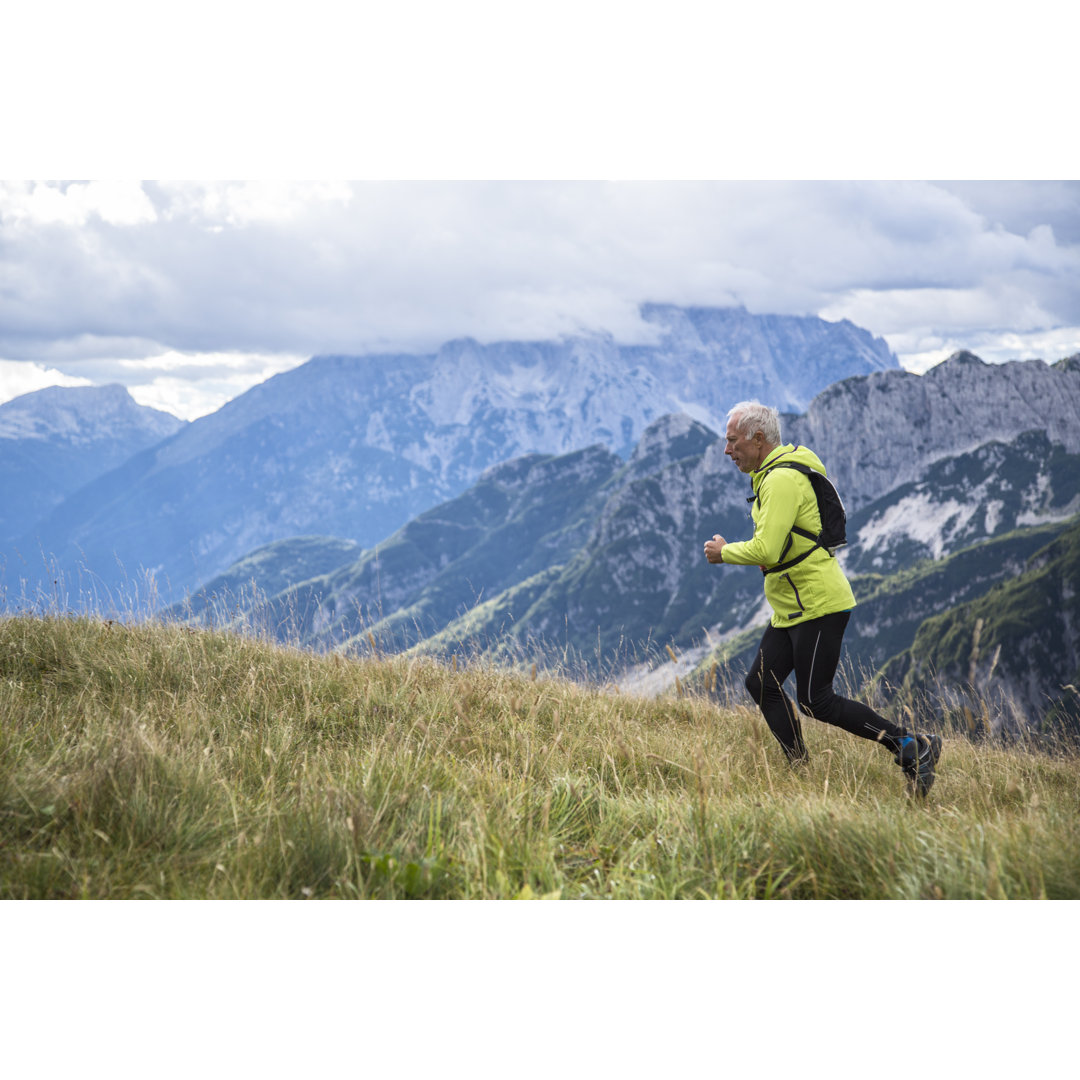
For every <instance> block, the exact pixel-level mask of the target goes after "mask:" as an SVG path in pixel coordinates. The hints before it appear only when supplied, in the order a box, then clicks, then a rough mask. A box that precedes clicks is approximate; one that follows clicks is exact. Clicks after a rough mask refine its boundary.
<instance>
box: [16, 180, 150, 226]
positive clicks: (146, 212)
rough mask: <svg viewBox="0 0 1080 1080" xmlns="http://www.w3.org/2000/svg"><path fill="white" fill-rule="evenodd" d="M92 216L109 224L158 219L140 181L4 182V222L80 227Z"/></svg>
mask: <svg viewBox="0 0 1080 1080" xmlns="http://www.w3.org/2000/svg"><path fill="white" fill-rule="evenodd" d="M92 216H96V217H98V218H100V219H101V221H103V222H105V223H106V224H108V225H143V224H146V223H148V222H152V221H155V220H156V219H157V213H156V212H155V210H154V206H153V204H152V203H151V202H150V199H149V198H148V197H147V195H146V193H145V191H143V187H142V184H141V183H140V182H139V181H137V180H91V181H89V182H86V183H68V184H63V183H51V182H40V181H30V182H23V183H19V182H12V181H3V182H0V223H4V224H7V223H9V222H11V223H14V224H25V225H31V226H32V225H69V226H74V227H79V226H83V225H86V224H87V222H88V221H89V220H90V219H91V217H92Z"/></svg>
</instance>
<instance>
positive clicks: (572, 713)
mask: <svg viewBox="0 0 1080 1080" xmlns="http://www.w3.org/2000/svg"><path fill="white" fill-rule="evenodd" d="M807 742H808V745H809V749H810V752H811V761H810V762H809V764H808V766H807V767H806V768H804V769H801V770H799V771H796V772H793V771H791V770H789V769H787V768H786V767H785V766H784V764H783V759H782V756H781V754H780V753H779V751H778V750H777V748H776V747H775V745H774V744H773V742H772V738H771V736H770V735H769V734H768V733H767V732H766V731H765V730H764V728H763V725H762V724H761V722H760V720H759V719H758V717H757V715H756V713H755V712H754V711H753V710H752V709H750V708H747V707H741V706H739V707H732V708H723V709H721V708H717V707H716V706H715V705H714V704H713V703H711V702H710V701H709V700H707V699H705V698H697V697H682V698H678V697H672V698H665V699H662V700H646V699H641V698H634V697H629V696H625V695H620V694H617V693H613V692H612V691H611V690H610V688H609V689H606V690H605V689H601V688H598V689H591V690H590V689H586V688H584V687H582V686H580V685H577V684H574V683H572V682H569V681H565V680H562V679H559V678H537V679H535V680H533V679H530V678H529V676H528V675H527V674H526V675H515V674H513V673H511V672H509V671H508V670H505V669H500V668H496V667H490V666H465V665H462V666H458V667H457V668H455V667H454V666H453V665H439V664H437V663H434V662H432V661H431V660H422V659H418V658H411V659H410V658H405V657H401V656H398V657H392V658H388V659H382V660H378V659H369V660H364V661H356V660H353V661H349V660H345V659H343V658H342V657H341V656H338V655H329V656H328V655H323V656H316V655H314V654H312V653H304V652H298V651H291V650H286V649H283V648H280V647H277V646H271V645H268V644H264V643H258V642H255V641H252V640H250V639H247V638H243V637H240V636H238V635H234V634H230V633H225V632H220V631H219V632H210V631H195V630H191V629H186V628H183V627H180V626H176V625H164V626H163V625H155V624H149V623H147V624H139V625H129V626H122V625H119V624H110V623H107V622H101V621H100V620H91V619H60V618H50V619H33V618H29V617H17V618H7V619H4V620H2V621H0V898H3V899H62V898H64V899H76V898H82V899H137V898H172V899H256V898H268V899H269V898H281V899H286V898H287V899H305V898H311V899H323V898H340V899H346V898H388V899H389V898H428V899H453V898H473V899H479V898H519V899H526V898H541V897H542V898H553V899H554V898H561V899H574V898H624V899H638V898H640V899H667V898H777V899H781V898H792V899H796V898H798V899H905V898H912V899H916V898H949V899H980V898H1023V899H1034V898H1051V899H1057V898H1060V899H1078V898H1080V760H1078V759H1077V757H1076V756H1075V755H1069V754H1058V755H1056V756H1048V755H1043V754H1039V753H1035V752H1028V751H1023V750H1020V749H1017V748H1011V749H1010V748H1003V747H997V746H976V745H974V744H971V743H970V742H968V740H966V739H963V738H958V737H955V736H953V735H951V734H947V737H946V740H945V752H944V754H943V757H942V760H941V763H940V766H939V778H938V782H937V784H936V785H935V787H934V789H933V791H932V792H931V795H930V798H929V799H928V800H927V801H926V802H925V803H922V802H915V801H913V800H912V799H911V798H910V797H909V796H908V795H907V794H906V792H905V790H904V787H903V785H902V783H901V777H900V774H899V771H898V770H897V768H896V766H895V765H894V764H893V762H892V759H891V757H890V755H889V754H888V753H886V752H884V751H882V750H881V749H880V748H878V747H876V746H874V745H872V744H870V743H867V742H864V741H861V740H856V739H852V738H851V737H850V736H847V735H845V734H844V733H842V732H835V731H833V730H830V729H827V728H826V727H825V726H824V725H814V726H813V727H811V728H810V729H808V731H807Z"/></svg>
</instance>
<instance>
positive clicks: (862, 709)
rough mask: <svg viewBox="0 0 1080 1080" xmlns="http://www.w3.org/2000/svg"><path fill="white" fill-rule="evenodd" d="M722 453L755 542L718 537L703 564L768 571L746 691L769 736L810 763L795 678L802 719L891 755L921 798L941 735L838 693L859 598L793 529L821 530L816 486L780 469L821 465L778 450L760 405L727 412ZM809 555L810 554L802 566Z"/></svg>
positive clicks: (770, 414) (772, 425)
mask: <svg viewBox="0 0 1080 1080" xmlns="http://www.w3.org/2000/svg"><path fill="white" fill-rule="evenodd" d="M724 452H725V453H726V454H727V456H728V457H729V458H731V460H732V461H733V462H735V464H736V465H737V466H738V468H739V469H740V470H741V471H742V472H744V473H748V474H749V475H750V479H751V483H752V485H753V490H754V496H755V498H754V502H753V506H752V507H751V516H752V517H753V519H754V535H753V537H751V539H749V540H745V541H742V542H739V543H728V541H727V540H725V539H724V537H722V536H719V535H717V536H714V537H713V538H712V539H711V540H707V541H706V542H705V558H706V559H708V560H709V562H710V563H734V564H737V565H745V566H760V567H761V569H762V571H763V572H764V573H765V599H766V600H768V602H769V606H770V607H771V608H772V610H773V615H772V620H771V622H770V625H769V626H768V627H767V629H766V630H765V633H764V635H763V637H762V639H761V644H760V645H759V646H758V651H757V656H756V658H755V660H754V664H753V666H752V668H751V670H750V672H749V674H748V675H747V676H746V688H747V690H749V691H750V694H751V696H752V697H753V698H754V700H755V701H756V702H757V704H758V707H759V708H760V709H761V712H762V714H763V715H764V717H765V722H766V723H767V724H768V725H769V730H770V731H772V733H773V735H775V736H776V739H777V741H778V742H779V743H780V745H781V746H782V747H783V750H784V753H785V754H786V755H787V759H788V761H789V762H790V763H791V764H792V765H800V764H802V763H803V762H805V761H806V760H807V751H806V745H805V743H804V742H803V735H802V724H801V722H800V719H799V713H798V711H797V710H796V709H795V707H794V706H793V705H792V703H791V700H790V699H789V698H788V696H787V695H786V694H785V693H784V689H783V687H784V680H785V679H786V678H787V677H788V675H790V674H791V672H792V671H794V672H795V689H796V697H797V699H798V703H799V709H800V710H802V712H804V713H805V714H806V715H807V716H811V717H813V718H814V719H816V720H822V721H824V722H825V723H826V724H833V725H835V726H836V727H840V728H843V729H844V730H845V731H849V732H851V734H852V735H858V736H860V737H861V738H864V739H872V740H874V741H875V742H879V743H881V744H882V746H885V747H887V748H888V749H889V750H890V751H891V752H892V754H893V755H894V757H895V760H896V763H897V764H898V765H899V766H900V768H901V769H902V770H903V772H904V775H905V777H906V778H907V780H908V783H909V785H910V787H911V789H912V791H914V792H915V793H916V794H917V795H919V796H923V797H925V795H926V794H927V792H928V791H929V790H930V788H931V786H932V785H933V783H934V766H935V765H936V764H937V761H938V758H939V757H940V756H941V736H940V735H924V734H916V733H914V732H910V731H907V730H906V729H904V728H902V727H897V726H896V725H895V724H893V723H891V722H890V721H888V720H886V719H885V718H884V717H883V716H879V715H878V714H877V713H876V712H874V710H873V709H871V708H870V707H869V706H867V705H864V704H862V702H859V701H853V700H851V699H849V698H844V697H840V696H839V695H838V694H836V693H835V692H834V691H833V677H834V675H835V674H836V667H837V664H838V663H839V661H840V648H841V645H842V643H843V639H844V630H845V628H846V627H847V624H848V619H849V618H851V611H852V608H854V607H855V596H854V594H853V593H852V591H851V586H850V585H849V584H848V580H847V578H846V577H845V576H844V571H843V570H842V569H841V567H840V563H839V562H838V561H837V560H836V559H835V558H834V557H833V556H832V555H831V554H830V553H829V552H828V551H826V550H825V549H824V548H822V547H818V546H817V545H816V544H815V542H814V540H812V539H808V538H807V537H805V536H803V535H801V533H800V532H794V531H792V530H793V527H797V528H798V529H800V530H802V532H806V533H809V534H810V536H811V537H816V536H818V535H819V533H820V532H821V515H820V513H819V511H818V503H817V497H816V496H815V494H814V490H813V487H812V486H811V483H810V480H809V479H808V478H807V477H806V476H805V475H803V474H802V473H800V472H798V471H796V470H795V469H790V468H777V467H776V466H777V465H779V464H780V463H781V462H793V463H798V464H801V465H807V466H809V467H810V468H812V469H815V470H816V471H818V472H820V473H824V472H825V466H824V465H822V463H821V460H820V458H818V456H817V455H816V454H815V453H814V452H813V451H812V450H808V449H807V448H806V447H804V446H795V445H793V444H791V443H787V444H782V443H781V437H780V416H779V413H777V411H776V410H775V409H771V408H769V407H768V406H766V405H762V404H761V403H760V402H757V401H743V402H740V403H739V404H738V405H735V406H734V407H733V408H732V409H731V410H730V412H729V413H728V426H727V447H726V449H725V451H724ZM804 552H808V553H809V554H806V555H805V557H803V558H802V559H801V560H799V558H798V557H799V556H800V555H803V553H804ZM792 560H796V562H795V564H794V565H791V566H790V567H789V568H787V569H785V570H783V571H782V572H772V573H770V572H769V571H770V570H772V569H773V568H775V567H777V566H779V565H780V564H781V563H784V564H787V563H790V562H792Z"/></svg>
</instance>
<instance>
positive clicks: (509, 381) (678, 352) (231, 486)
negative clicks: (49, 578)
mask: <svg viewBox="0 0 1080 1080" xmlns="http://www.w3.org/2000/svg"><path fill="white" fill-rule="evenodd" d="M643 314H644V317H645V319H646V320H647V321H648V322H649V323H651V324H652V326H653V327H654V328H655V332H656V343H655V344H652V345H634V346H620V345H619V344H618V343H617V342H615V341H614V340H613V339H612V338H611V337H609V336H606V335H590V336H580V337H574V338H567V339H564V340H561V341H557V342H529V343H524V342H502V343H497V344H492V345H480V344H478V343H477V342H475V341H468V340H466V341H456V342H451V343H448V344H447V345H445V346H443V347H442V348H441V349H440V350H439V351H438V353H437V354H435V355H431V356H366V357H342V356H338V357H317V358H315V359H313V360H311V361H309V362H308V363H307V364H304V365H302V366H301V367H299V368H296V369H294V370H292V371H289V372H286V373H283V374H281V375H278V376H275V377H274V378H272V379H270V380H268V381H267V382H265V383H263V384H261V385H259V386H256V387H254V388H253V389H252V390H250V391H248V392H247V393H245V394H243V395H241V396H240V397H239V398H236V399H235V400H233V401H231V402H229V403H228V404H227V405H225V406H224V407H223V408H221V409H220V410H218V412H216V413H214V414H213V415H211V416H208V417H204V418H202V419H200V420H196V421H195V422H194V423H192V424H191V425H190V426H188V427H187V428H185V429H184V430H183V431H181V432H179V433H178V434H177V435H175V436H174V437H173V438H171V439H168V440H166V441H165V442H163V443H161V444H159V445H158V446H156V447H154V448H153V449H151V450H148V451H147V452H145V453H143V454H141V455H137V456H136V457H135V458H133V459H131V460H130V461H128V462H127V463H125V464H124V465H123V466H122V467H121V468H119V469H117V470H115V471H114V472H112V473H110V474H108V475H106V476H103V477H101V478H99V479H98V480H96V481H95V482H94V483H92V484H90V485H88V486H86V487H84V488H82V489H81V490H79V491H78V492H75V493H73V494H72V496H71V497H70V498H69V499H67V500H66V501H65V502H64V503H63V504H61V505H60V506H58V507H57V508H56V509H55V511H54V512H53V514H52V515H51V516H50V517H49V518H48V519H47V520H46V521H44V522H42V523H40V525H39V526H38V527H37V528H35V529H34V530H32V531H28V532H26V533H24V534H22V536H21V539H20V542H19V547H20V550H22V551H26V550H31V551H37V550H38V549H39V548H41V549H44V550H45V551H46V552H51V553H54V554H55V555H56V556H57V558H58V563H59V565H60V566H61V567H62V568H65V569H66V570H67V573H68V574H69V575H72V574H76V573H77V568H78V567H80V566H85V567H86V568H88V576H90V577H92V578H93V580H94V581H95V582H97V583H98V584H99V585H100V586H101V587H102V588H104V589H111V588H113V587H114V586H115V585H116V583H117V582H118V581H122V580H123V578H124V576H125V575H129V576H134V575H138V573H139V571H140V570H141V569H142V568H147V569H149V570H152V571H153V572H154V574H155V576H156V578H157V583H158V589H159V591H160V593H161V595H162V596H163V597H168V596H169V594H170V592H171V595H172V598H173V599H177V598H179V596H180V595H182V594H183V592H184V590H185V589H187V588H191V587H194V586H195V585H197V584H199V583H200V582H205V581H207V580H208V579H210V578H211V577H213V576H214V575H215V574H218V573H221V572H222V571H224V570H225V569H226V568H227V567H228V566H229V565H230V564H231V563H233V562H234V561H235V560H237V559H239V558H242V557H243V556H245V555H246V554H247V553H248V552H251V551H252V550H254V549H255V548H257V547H260V546H262V545H265V544H268V543H271V542H273V541H275V540H279V539H285V538H288V537H290V536H297V535H311V534H322V535H334V536H340V537H345V538H348V539H350V540H353V541H355V542H357V543H360V544H361V545H363V546H365V547H370V546H372V545H373V544H375V543H377V542H378V541H379V540H381V539H382V538H384V537H386V536H388V535H389V534H390V533H392V532H393V531H394V530H395V529H397V528H399V527H400V526H401V525H403V524H405V523H406V522H408V521H409V520H410V519H412V518H414V517H416V516H417V515H418V514H420V513H422V512H423V511H424V510H426V509H427V508H429V507H431V506H434V505H437V504H438V503H440V502H442V501H445V500H446V499H448V498H452V497H453V496H455V495H457V494H459V493H460V492H462V491H464V490H465V489H466V488H468V487H469V485H470V484H472V483H474V482H475V481H476V479H477V478H478V477H479V476H480V474H481V473H482V472H483V471H484V470H485V469H487V468H489V467H491V466H492V465H495V464H497V463H499V462H502V461H506V460H509V459H512V458H515V457H519V456H521V455H522V454H526V453H530V452H540V453H545V454H564V453H567V452H571V451H574V450H577V449H580V448H581V447H583V446H588V445H592V444H596V443H600V444H602V445H604V446H606V447H608V448H609V449H610V450H613V451H615V452H618V453H626V452H628V451H629V449H630V448H631V447H632V446H633V445H634V443H635V442H636V441H637V439H638V438H639V436H640V435H641V433H642V432H643V431H644V430H645V428H646V427H647V426H648V425H649V424H650V423H651V422H653V421H654V420H655V419H657V418H658V417H660V416H662V415H664V414H666V413H670V412H672V411H683V412H687V413H689V414H691V415H693V416H695V417H696V418H697V419H698V420H699V421H701V422H704V423H707V424H710V425H711V426H713V427H714V428H717V427H722V426H723V418H724V415H725V413H726V410H727V408H728V407H729V406H730V405H731V404H732V403H733V402H734V401H736V400H739V399H740V398H744V397H749V396H756V397H759V398H761V399H762V400H772V401H776V402H778V403H781V404H783V405H784V406H785V407H788V408H803V407H805V405H806V403H807V402H808V401H809V400H810V398H811V397H812V396H813V395H814V394H815V393H817V392H818V391H819V390H822V389H824V388H825V387H826V386H828V385H829V384H830V383H833V382H835V380H837V379H841V378H844V377H846V376H849V375H852V374H863V373H867V372H874V371H879V372H880V371H883V370H884V369H889V368H896V367H897V362H896V359H895V357H894V356H892V354H891V353H890V352H889V350H888V348H887V346H886V345H885V343H884V342H883V341H881V340H880V339H875V338H873V337H872V336H871V335H870V334H869V333H867V332H866V331H864V330H860V329H859V328H857V327H855V326H853V325H852V324H850V323H848V322H841V323H828V322H825V321H824V320H822V319H818V318H796V317H787V316H785V317H780V316H758V315H751V314H750V313H749V312H747V311H745V310H744V309H741V308H735V309H708V308H692V309H683V308H677V307H673V306H665V305H651V306H647V307H646V308H644V309H643ZM9 565H10V561H9ZM22 572H24V567H20V573H22ZM10 577H11V575H10V573H9V581H8V588H9V591H10V588H11V581H10Z"/></svg>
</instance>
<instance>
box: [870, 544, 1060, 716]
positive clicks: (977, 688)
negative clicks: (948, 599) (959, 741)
mask: <svg viewBox="0 0 1080 1080" xmlns="http://www.w3.org/2000/svg"><path fill="white" fill-rule="evenodd" d="M1078 626H1080V524H1074V525H1072V526H1071V527H1070V528H1068V529H1066V530H1064V531H1063V532H1062V533H1061V535H1059V536H1058V537H1057V538H1056V539H1054V540H1053V541H1052V542H1051V543H1049V544H1047V545H1046V546H1044V547H1042V548H1041V549H1040V550H1039V551H1038V552H1037V553H1035V554H1034V555H1032V556H1031V557H1030V558H1029V559H1028V560H1027V565H1026V568H1025V570H1024V572H1023V573H1021V574H1020V575H1019V576H1017V577H1015V578H1012V579H1011V580H1008V581H1005V582H1002V583H1001V584H998V585H996V586H994V587H993V588H992V589H990V590H989V591H988V592H987V593H986V594H985V595H983V596H981V597H979V598H978V599H975V600H972V601H970V602H968V603H964V604H960V605H959V606H957V607H955V608H952V609H951V610H949V611H947V612H944V613H943V614H941V615H938V616H936V617H934V618H930V619H927V620H926V621H925V622H924V623H923V624H922V625H921V626H920V627H919V630H918V632H917V633H916V635H915V639H914V641H913V643H912V645H911V647H910V648H908V649H907V650H905V651H904V652H903V653H901V654H900V655H899V656H897V657H895V658H894V659H893V660H892V661H890V662H889V664H887V665H886V666H885V668H884V672H883V674H884V678H885V679H886V680H887V681H888V682H890V683H892V684H894V685H897V686H899V687H901V689H902V691H903V692H904V693H905V694H907V695H910V696H913V697H920V696H926V695H929V696H930V697H931V698H932V699H933V700H935V701H936V702H938V703H939V704H938V707H939V708H942V709H944V710H948V709H950V708H960V709H963V708H965V707H966V708H967V710H968V712H969V713H970V712H971V701H970V699H971V698H972V697H977V698H979V699H981V700H985V699H989V700H990V701H992V702H996V703H998V704H997V708H996V710H994V712H992V713H991V714H990V715H988V717H987V719H986V721H984V723H988V726H990V727H991V728H992V729H995V730H1005V731H1009V730H1014V729H1016V728H1017V727H1018V726H1019V725H1018V723H1017V718H1016V717H1015V716H1013V715H1012V713H1011V711H1010V709H1009V707H1008V706H1009V705H1010V703H1011V704H1015V705H1018V706H1019V707H1020V708H1021V710H1023V712H1025V713H1026V714H1027V715H1028V716H1035V717H1040V718H1041V722H1040V726H1041V728H1042V729H1043V730H1048V731H1060V730H1069V731H1072V732H1074V733H1078V734H1080V690H1078V687H1080V651H1078V649H1080V647H1078V642H1077V635H1076V628H1077V627H1078Z"/></svg>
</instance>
